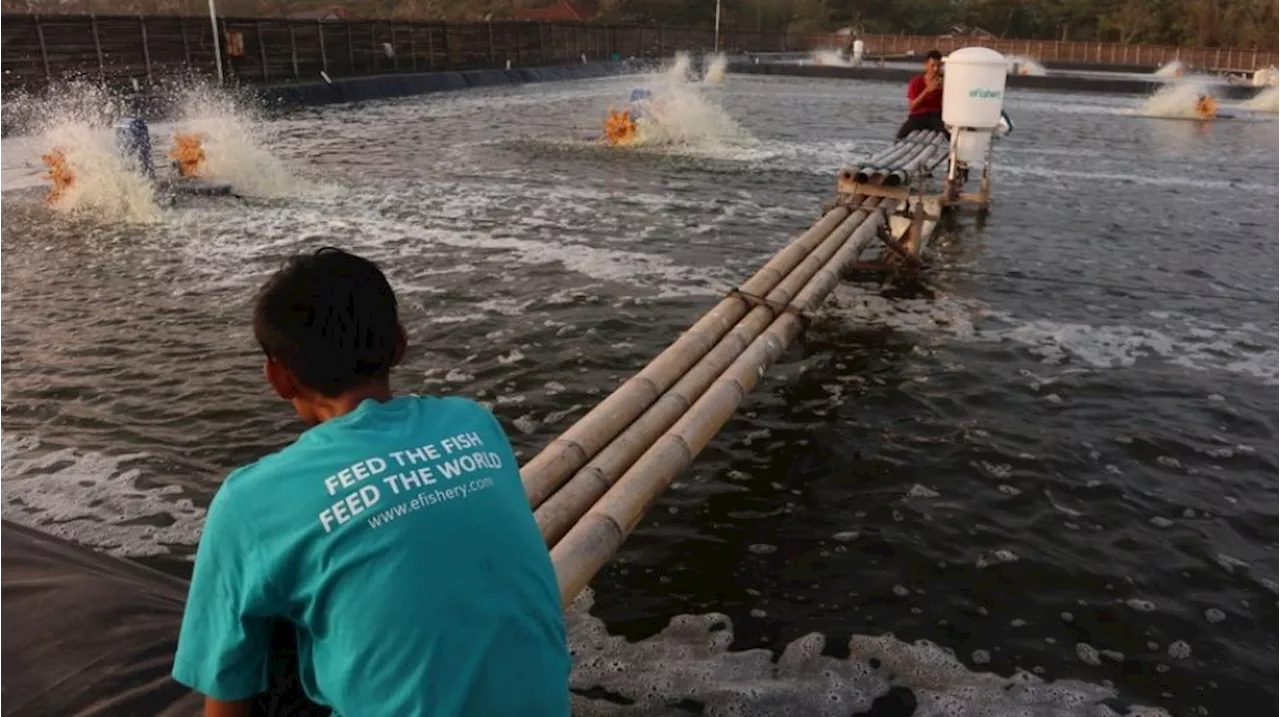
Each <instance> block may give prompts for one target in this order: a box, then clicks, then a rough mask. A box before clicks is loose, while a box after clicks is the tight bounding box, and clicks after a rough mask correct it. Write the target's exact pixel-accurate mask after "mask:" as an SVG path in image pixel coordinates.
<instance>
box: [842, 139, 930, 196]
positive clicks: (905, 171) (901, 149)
mask: <svg viewBox="0 0 1280 717" xmlns="http://www.w3.org/2000/svg"><path fill="white" fill-rule="evenodd" d="M948 148H949V144H948V142H947V135H946V134H945V133H943V132H936V131H933V130H916V131H914V132H912V133H910V134H908V135H907V136H906V137H904V138H903V139H901V140H899V141H897V142H895V143H894V144H893V146H891V147H889V148H888V149H885V150H883V151H881V152H879V153H877V154H875V155H872V156H871V158H869V159H868V160H866V161H865V162H862V163H860V164H859V165H858V167H857V170H856V171H855V172H853V179H855V180H856V181H857V182H858V183H859V184H884V185H886V186H890V187H894V186H899V185H902V184H907V183H908V182H910V180H911V176H912V174H913V173H915V172H917V171H929V170H932V169H933V168H934V167H936V166H937V165H938V163H939V162H941V161H942V160H943V159H945V158H946V156H947V153H948Z"/></svg>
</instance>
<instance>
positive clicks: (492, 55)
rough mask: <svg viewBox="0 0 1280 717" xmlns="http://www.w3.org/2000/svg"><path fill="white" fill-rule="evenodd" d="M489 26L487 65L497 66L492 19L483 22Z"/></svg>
mask: <svg viewBox="0 0 1280 717" xmlns="http://www.w3.org/2000/svg"><path fill="white" fill-rule="evenodd" d="M485 25H487V26H488V27H489V67H497V66H498V56H497V54H496V53H495V51H494V49H493V21H492V20H490V21H488V22H486V23H485Z"/></svg>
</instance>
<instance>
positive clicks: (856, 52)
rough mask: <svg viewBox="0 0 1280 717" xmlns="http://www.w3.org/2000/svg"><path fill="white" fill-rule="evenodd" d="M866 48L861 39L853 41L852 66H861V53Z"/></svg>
mask: <svg viewBox="0 0 1280 717" xmlns="http://www.w3.org/2000/svg"><path fill="white" fill-rule="evenodd" d="M865 50H866V45H864V44H862V40H854V41H853V65H854V67H861V66H862V54H863V52H864V51H865Z"/></svg>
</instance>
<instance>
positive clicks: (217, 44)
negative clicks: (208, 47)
mask: <svg viewBox="0 0 1280 717" xmlns="http://www.w3.org/2000/svg"><path fill="white" fill-rule="evenodd" d="M213 2H214V0H209V24H210V25H212V26H213V57H214V59H216V60H217V61H218V84H219V85H221V84H222V42H221V41H220V40H219V38H218V8H217V7H216V6H215V5H214V4H213Z"/></svg>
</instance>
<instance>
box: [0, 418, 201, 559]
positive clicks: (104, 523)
mask: <svg viewBox="0 0 1280 717" xmlns="http://www.w3.org/2000/svg"><path fill="white" fill-rule="evenodd" d="M0 446H2V448H0V452H2V458H3V462H4V517H5V518H6V519H8V520H12V521H14V522H17V523H21V524H23V525H28V526H31V527H34V528H38V529H40V530H43V531H46V532H49V533H52V534H53V535H56V536H58V537H60V538H65V539H67V540H70V541H72V542H75V543H78V544H81V545H88V546H92V547H95V548H101V549H104V550H107V551H108V552H111V553H113V554H118V555H126V556H133V557H138V556H147V555H163V554H166V553H169V552H170V548H169V546H171V545H192V544H195V542H196V540H197V538H198V537H199V535H200V528H201V525H202V524H203V521H204V514H205V511H204V509H202V508H198V507H196V506H195V504H194V503H192V501H191V499H190V498H185V497H183V490H182V488H181V487H179V486H176V485H168V486H162V487H148V486H146V485H145V483H144V478H143V472H142V469H141V468H139V467H138V465H139V464H140V463H141V462H142V460H143V459H145V458H146V457H147V456H145V455H143V454H129V455H118V456H111V455H107V454H104V453H98V452H95V451H82V450H77V449H74V448H61V449H53V450H46V449H45V448H44V447H43V446H41V444H40V441H39V440H38V439H35V438H32V437H13V436H11V435H9V434H3V435H0Z"/></svg>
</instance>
